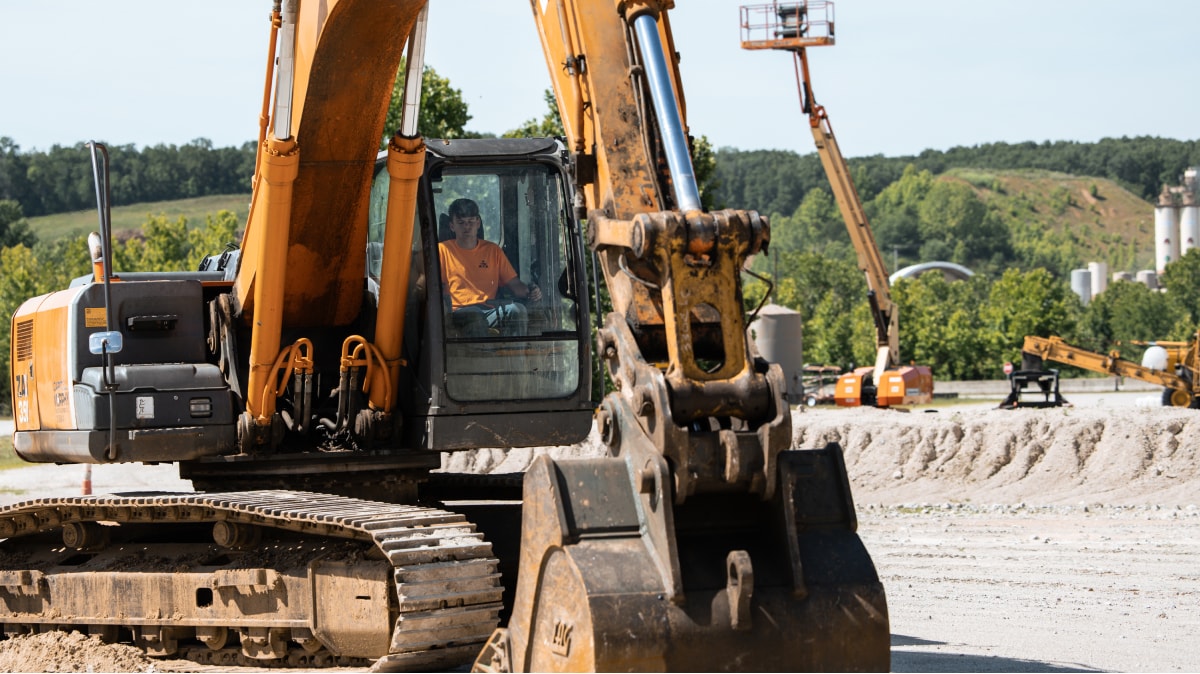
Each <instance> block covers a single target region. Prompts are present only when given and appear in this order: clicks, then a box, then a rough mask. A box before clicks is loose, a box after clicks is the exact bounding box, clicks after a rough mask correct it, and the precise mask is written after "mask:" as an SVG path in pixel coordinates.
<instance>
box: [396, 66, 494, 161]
mask: <svg viewBox="0 0 1200 674" xmlns="http://www.w3.org/2000/svg"><path fill="white" fill-rule="evenodd" d="M404 69H405V62H404V59H401V61H400V69H399V70H398V71H397V73H396V82H395V84H393V85H392V98H391V100H390V101H388V111H387V117H386V118H385V121H384V125H383V138H382V139H381V140H380V141H379V149H380V150H386V149H387V145H388V141H390V140H391V139H392V136H393V135H395V134H396V132H397V131H399V130H400V120H401V119H402V116H403V113H404ZM469 121H471V115H470V113H468V112H467V103H466V101H464V100H463V97H462V91H461V90H459V89H455V88H454V87H452V86H450V80H449V79H447V78H445V77H442V76H441V75H438V74H437V71H436V70H434V69H433V66H428V65H427V66H425V69H424V70H423V71H422V73H421V111H420V113H419V114H418V115H417V133H419V134H421V136H423V137H425V138H470V137H472V134H470V133H469V132H467V131H466V130H465V127H466V125H467V122H469Z"/></svg>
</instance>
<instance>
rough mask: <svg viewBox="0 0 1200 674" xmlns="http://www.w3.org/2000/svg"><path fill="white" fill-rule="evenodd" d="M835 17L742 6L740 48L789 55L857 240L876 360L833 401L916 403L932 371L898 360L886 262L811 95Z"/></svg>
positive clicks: (809, 5) (788, 6)
mask: <svg viewBox="0 0 1200 674" xmlns="http://www.w3.org/2000/svg"><path fill="white" fill-rule="evenodd" d="M834 23H835V22H834V12H833V3H832V2H825V1H823V0H816V1H812V2H788V3H781V2H774V3H771V4H767V5H746V6H743V7H742V8H741V31H742V48H743V49H780V50H783V51H788V52H791V53H792V55H793V57H794V59H795V65H796V84H797V87H798V88H799V91H800V106H801V109H802V110H803V111H804V114H805V115H807V116H808V121H809V126H810V127H811V128H812V135H813V140H814V141H815V143H816V146H817V155H818V156H819V157H820V158H821V165H822V166H823V167H824V168H825V175H826V176H827V177H828V178H829V186H830V187H831V188H832V189H833V196H834V199H835V200H836V201H837V205H838V210H839V211H841V214H842V219H843V220H844V221H845V222H846V230H847V231H848V232H849V233H850V241H851V242H852V243H853V244H854V251H855V253H856V254H857V256H858V268H859V270H861V271H862V272H863V274H864V275H865V276H866V279H867V301H868V302H869V303H870V306H871V317H872V318H873V319H874V321H875V364H874V365H873V366H865V367H859V368H856V369H854V370H853V371H852V372H847V373H845V374H843V375H842V376H841V377H839V378H838V382H837V388H836V390H835V392H834V402H835V403H837V404H838V405H841V406H845V407H857V406H860V405H869V406H870V405H873V406H876V407H892V406H895V405H919V404H922V403H927V402H929V401H931V400H933V373H932V371H931V370H930V369H929V368H928V367H927V366H924V365H911V364H910V365H905V364H903V363H902V362H901V360H900V321H899V311H898V307H897V306H896V304H895V303H894V302H893V301H892V294H891V288H890V286H889V282H888V274H887V267H886V266H885V265H884V262H883V256H882V255H880V253H879V246H878V245H876V243H875V235H874V233H872V231H871V226H870V224H869V223H868V222H867V215H866V212H865V211H864V210H863V206H862V199H860V198H859V196H858V190H857V188H855V186H854V180H853V179H852V178H851V177H850V167H849V165H847V163H846V158H845V157H844V156H843V155H842V151H841V149H839V147H838V143H837V139H836V138H835V137H834V135H833V127H832V126H831V125H830V123H829V115H828V114H827V113H826V112H825V107H824V106H822V105H819V104H817V102H816V99H815V98H814V96H813V89H812V78H811V77H810V76H809V72H808V52H807V49H808V48H809V47H821V46H829V45H833V44H834Z"/></svg>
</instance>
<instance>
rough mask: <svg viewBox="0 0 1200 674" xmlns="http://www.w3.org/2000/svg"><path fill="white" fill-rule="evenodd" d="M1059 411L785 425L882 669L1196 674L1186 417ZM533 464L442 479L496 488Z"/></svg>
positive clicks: (136, 485) (76, 480) (1199, 576)
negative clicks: (886, 659)
mask: <svg viewBox="0 0 1200 674" xmlns="http://www.w3.org/2000/svg"><path fill="white" fill-rule="evenodd" d="M1067 398H1068V399H1069V400H1070V401H1071V402H1072V403H1073V404H1074V406H1073V407H1071V408H1060V409H1048V410H1016V411H1005V410H996V409H994V408H995V404H996V402H997V401H996V400H990V399H989V400H978V401H961V402H959V403H957V404H955V405H952V406H947V407H942V408H939V409H938V410H937V411H936V412H911V413H905V412H901V411H887V410H861V409H860V410H844V409H837V408H816V409H814V410H809V411H805V412H800V411H797V412H796V413H795V414H794V416H793V420H794V426H795V429H796V430H795V433H796V440H797V444H798V445H799V446H804V447H812V446H820V445H822V444H824V443H825V442H839V443H841V444H842V445H843V447H844V448H845V452H846V462H847V467H848V470H849V471H850V476H851V482H852V484H853V489H854V496H855V500H856V503H857V504H858V505H857V510H858V513H859V533H860V534H861V536H862V538H863V540H864V542H865V544H866V546H867V548H868V550H870V551H871V554H872V557H873V559H874V561H875V563H876V566H877V568H878V570H879V574H880V576H881V578H882V579H883V583H884V587H885V588H886V590H887V593H888V607H889V613H890V617H891V630H892V668H893V670H895V671H938V672H941V671H964V672H997V671H1021V672H1067V671H1081V672H1082V671H1137V672H1155V671H1200V651H1198V650H1197V649H1196V648H1195V643H1196V641H1197V638H1198V637H1200V567H1198V566H1197V565H1196V562H1195V560H1196V559H1198V558H1200V413H1197V412H1195V411H1189V410H1174V409H1163V408H1161V407H1158V406H1157V402H1158V395H1157V393H1147V392H1144V391H1143V392H1132V393H1115V392H1109V393H1078V394H1073V395H1068V396H1067ZM0 432H5V430H4V428H3V426H0ZM546 451H549V452H550V453H552V454H553V455H555V456H577V455H587V454H590V453H594V452H595V451H596V444H595V443H587V444H585V445H584V446H581V447H576V448H553V449H548V450H546ZM534 453H536V452H531V451H528V450H524V451H520V452H510V453H507V454H505V453H502V452H499V451H497V450H490V451H481V452H478V453H475V454H463V455H456V456H455V457H453V458H452V459H451V460H449V461H448V462H447V465H448V467H451V468H453V469H455V470H472V469H473V470H478V471H479V472H488V471H510V470H515V469H520V468H521V467H522V466H523V465H526V464H527V463H528V461H530V460H531V457H532V456H533V454H534ZM82 473H83V468H82V467H80V466H35V467H31V468H22V469H15V470H9V471H4V472H2V473H0V492H2V493H0V503H12V502H14V501H19V500H24V499H27V498H31V497H34V496H41V495H50V494H52V495H68V494H78V493H79V485H80V482H81V480H82ZM92 479H93V488H94V490H95V491H96V492H97V493H102V492H111V491H130V490H133V491H138V490H147V489H157V490H186V489H188V488H189V483H187V482H185V481H181V480H179V479H178V478H177V477H176V474H175V469H174V467H173V466H98V467H96V468H95V470H94V473H93V478H92ZM16 492H20V493H16ZM6 647H7V649H9V650H10V649H11V648H12V647H13V645H12V642H5V643H4V644H3V645H0V653H4V652H5V651H6ZM8 662H11V660H10V661H8ZM24 662H25V664H27V665H28V667H27V668H28V669H31V670H37V669H46V667H42V666H41V665H40V664H39V662H40V661H38V660H25V661H24ZM152 664H153V666H154V667H155V668H156V669H158V671H165V670H171V671H212V670H211V669H209V668H202V667H197V666H196V665H192V664H189V663H180V662H174V661H168V662H162V661H158V662H154V663H152ZM137 669H139V668H132V669H125V670H121V671H136V670H137ZM242 671H254V670H249V669H243V670H242ZM262 671H267V670H262Z"/></svg>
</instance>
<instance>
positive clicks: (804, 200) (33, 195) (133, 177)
mask: <svg viewBox="0 0 1200 674" xmlns="http://www.w3.org/2000/svg"><path fill="white" fill-rule="evenodd" d="M399 86H400V85H399V84H398V85H397V88H396V90H394V92H393V105H392V108H391V109H390V110H389V113H388V119H389V128H392V127H394V126H395V124H394V123H393V122H398V119H399V117H398V107H397V106H398V103H399V100H400V97H399V92H400V89H399ZM422 98H423V101H424V104H423V106H422V116H421V119H420V123H419V125H418V128H419V131H420V132H421V133H422V135H425V136H427V137H431V138H433V137H446V138H464V137H481V136H485V135H490V134H480V133H477V132H472V131H469V130H467V129H466V128H465V127H466V124H467V123H468V122H469V120H470V119H471V116H470V114H469V110H468V108H467V105H466V103H465V102H464V101H463V99H462V95H461V92H459V91H458V90H457V89H454V88H453V87H452V86H450V84H449V82H448V81H447V80H446V79H445V78H441V77H439V76H438V75H437V74H436V72H435V71H433V70H432V68H429V67H426V70H425V80H424V85H423V94H422ZM545 102H546V107H547V110H546V112H545V114H543V115H542V116H540V117H534V118H531V119H530V120H529V121H527V122H526V123H524V124H523V125H521V126H520V127H519V128H517V129H513V130H510V131H508V132H506V133H505V134H503V135H505V136H531V135H557V134H561V132H562V126H561V120H560V119H559V118H558V115H557V110H556V109H555V106H554V103H553V98H552V96H551V95H550V93H549V92H546V100H545ZM386 140H387V138H381V144H380V146H381V147H383V146H384V145H385V143H386ZM109 149H110V154H111V156H112V161H111V171H112V178H111V183H112V196H113V203H114V205H124V204H134V203H145V202H154V201H163V200H173V199H180V198H187V197H196V196H204V195H209V194H240V193H247V192H248V191H249V180H250V176H251V174H252V172H253V162H254V150H255V147H254V144H253V143H246V144H244V145H242V146H241V147H238V148H232V147H230V148H214V147H213V146H212V143H210V142H209V141H207V140H204V139H198V140H195V141H193V142H191V143H188V144H187V145H184V146H181V147H175V146H170V145H158V146H153V147H146V148H142V149H140V150H139V149H137V148H135V147H134V146H118V147H110V148H109ZM692 151H693V160H694V162H695V164H696V166H695V168H696V175H697V179H698V182H699V183H700V188H701V195H702V201H703V202H704V204H705V207H706V208H714V207H715V208H721V207H734V208H754V209H757V210H758V211H759V212H762V213H764V214H768V215H770V216H771V222H772V243H771V255H769V256H767V255H761V256H759V259H757V260H756V261H755V263H754V264H755V268H756V270H757V272H758V273H759V274H760V275H761V276H764V277H767V278H772V279H774V287H773V288H771V289H770V297H769V298H768V297H767V293H768V285H767V284H766V283H762V282H760V281H757V280H748V281H747V283H746V286H745V287H746V299H747V310H750V309H752V308H753V307H754V306H756V305H757V304H758V303H759V302H761V301H765V300H767V299H770V300H771V301H774V302H776V303H778V304H781V305H784V306H787V307H791V308H793V309H795V310H797V311H799V312H800V313H801V315H802V318H803V320H804V325H805V328H804V354H805V360H806V361H808V362H812V363H819V364H829V365H837V366H841V367H844V368H848V367H851V366H852V365H860V364H865V363H870V362H873V360H874V353H873V351H874V344H875V339H874V324H873V322H872V320H871V318H870V315H869V310H868V306H867V301H866V284H865V282H864V279H863V276H862V273H861V272H859V271H858V268H857V264H856V258H855V253H854V250H853V248H852V247H851V245H850V243H849V241H848V237H847V236H846V232H845V225H844V224H843V223H842V221H841V217H840V214H839V212H838V210H837V207H836V204H835V202H834V200H833V197H832V196H831V193H830V192H829V188H828V182H827V180H826V178H825V175H824V171H823V169H822V167H821V164H820V161H819V160H818V158H817V157H816V155H815V154H808V155H798V154H796V153H793V152H787V151H774V150H762V151H753V152H746V151H740V150H736V149H730V148H722V149H718V150H714V149H713V148H712V147H711V145H710V144H709V143H708V141H707V139H706V138H704V137H703V136H701V137H698V138H695V139H693V146H692ZM1197 164H1200V142H1198V141H1176V140H1170V139H1160V138H1133V139H1130V138H1121V139H1105V140H1102V141H1099V142H1097V143H1074V142H1056V143H1041V144H1037V143H1017V144H1009V143H991V144H985V145H979V146H975V147H971V148H953V149H951V150H947V151H937V150H928V151H925V152H922V153H921V154H920V155H917V156H910V157H892V158H889V157H882V156H873V157H861V158H856V159H852V160H850V167H851V172H852V174H853V178H854V180H855V183H856V185H857V188H858V191H859V194H860V195H861V197H862V199H863V201H864V206H865V208H866V211H867V215H868V218H869V220H870V222H871V223H872V225H873V228H874V230H875V233H876V238H877V240H878V241H879V242H880V244H881V245H882V246H883V247H884V249H885V250H886V249H887V248H888V247H892V246H895V247H897V248H900V247H903V248H904V249H905V250H906V256H908V257H911V258H913V259H920V260H950V261H955V262H959V263H962V264H965V265H967V266H969V267H971V268H972V269H975V270H976V271H977V272H978V273H977V275H976V276H975V277H973V278H972V279H971V280H969V281H966V282H954V283H949V282H946V281H945V280H943V279H942V278H941V277H940V276H938V275H926V276H923V277H921V278H918V279H911V280H909V279H902V280H900V281H899V282H897V283H896V284H895V287H894V288H893V289H892V292H893V300H894V301H895V303H896V305H897V306H898V309H899V312H900V326H901V327H900V330H901V333H900V339H901V352H902V353H901V358H902V360H903V361H906V362H907V361H911V362H917V363H920V364H924V365H929V366H931V367H932V368H933V371H934V374H935V377H936V378H938V379H943V380H944V379H978V378H994V377H998V376H1000V371H1001V367H1002V365H1003V363H1004V362H1005V361H1016V360H1019V358H1020V348H1021V343H1022V341H1023V340H1024V337H1025V336H1026V335H1039V336H1047V335H1059V336H1062V337H1064V338H1065V339H1067V340H1068V341H1070V342H1072V343H1075V344H1078V345H1080V346H1083V347H1085V348H1089V349H1092V350H1095V351H1107V350H1109V349H1111V348H1113V347H1115V346H1118V345H1122V344H1127V343H1128V342H1129V341H1131V340H1153V339H1187V338H1189V337H1190V336H1191V335H1192V333H1193V331H1194V330H1195V329H1196V327H1197V326H1200V316H1198V315H1197V314H1198V313H1200V252H1197V251H1195V250H1193V251H1191V252H1189V254H1188V255H1187V256H1185V257H1184V258H1182V259H1181V260H1178V261H1176V262H1174V263H1172V264H1171V265H1170V266H1168V268H1167V271H1166V273H1165V274H1164V275H1163V277H1162V282H1163V284H1164V285H1165V286H1166V288H1167V292H1166V293H1159V292H1154V291H1151V290H1149V289H1148V288H1145V286H1142V285H1140V284H1134V283H1116V284H1114V285H1112V286H1110V287H1109V289H1108V291H1106V292H1105V293H1103V294H1101V295H1099V296H1098V297H1097V298H1095V299H1094V300H1093V301H1092V302H1091V303H1090V304H1088V305H1087V306H1084V305H1083V304H1082V303H1081V302H1080V300H1079V298H1078V297H1077V296H1076V295H1075V294H1074V293H1073V292H1072V291H1071V290H1070V288H1069V284H1068V282H1067V280H1066V279H1067V277H1068V272H1069V269H1070V268H1071V266H1074V265H1078V262H1079V261H1078V254H1077V252H1076V251H1075V249H1074V248H1073V246H1074V245H1075V244H1077V243H1078V238H1079V237H1080V236H1083V235H1082V234H1079V233H1072V232H1066V233H1062V232H1051V231H1048V230H1047V229H1046V228H1044V227H1042V226H1041V224H1040V223H1039V222H1036V221H1032V220H1031V219H1030V217H1029V215H1030V214H1029V211H1028V210H1021V209H1020V208H1017V207H1014V206H1013V205H1012V204H1011V203H1010V204H1008V205H1004V206H997V205H995V204H994V203H989V202H985V201H984V200H983V199H982V198H981V197H980V196H978V195H977V194H976V192H975V191H974V190H972V189H971V185H968V184H966V183H964V182H962V181H950V180H944V179H941V178H940V177H939V176H940V175H941V174H942V173H943V172H945V171H947V170H950V169H954V168H961V167H971V168H977V169H996V170H1004V169H1022V168H1038V169H1045V170H1051V171H1056V172H1062V173H1069V174H1073V175H1088V176H1097V177H1108V178H1111V179H1112V180H1114V181H1116V182H1117V183H1119V184H1120V185H1123V186H1125V187H1127V188H1128V189H1130V190H1131V191H1133V192H1134V193H1135V194H1138V195H1141V196H1142V197H1143V198H1152V197H1153V196H1155V195H1156V194H1157V193H1158V191H1159V190H1160V189H1161V187H1162V185H1163V184H1164V183H1175V182H1177V181H1178V178H1179V176H1180V174H1181V173H1182V172H1183V170H1184V169H1185V168H1186V167H1187V166H1191V165H1197ZM94 189H95V188H94V185H93V183H92V175H91V163H90V158H89V155H88V151H87V148H86V146H85V145H84V144H83V143H79V144H77V145H74V146H71V147H63V146H57V145H56V146H53V147H52V148H51V149H50V150H48V151H45V152H38V151H34V152H22V151H21V150H20V148H19V147H18V146H17V145H16V144H15V143H14V142H13V141H12V140H11V139H9V138H0V312H3V313H4V315H6V316H11V315H12V312H13V311H15V310H16V308H17V307H18V306H19V305H20V303H21V302H23V301H24V300H25V299H28V298H30V297H33V296H36V295H38V294H42V293H45V292H49V291H51V290H57V289H60V288H63V287H66V285H67V284H68V283H69V281H70V280H71V279H72V278H74V277H76V276H79V275H83V274H87V273H89V271H90V265H89V262H88V260H87V254H86V241H85V239H84V237H75V238H71V239H63V240H57V241H39V240H37V237H36V236H34V232H32V231H31V229H30V227H29V224H28V221H27V220H26V218H27V217H30V216H37V215H44V214H50V213H55V212H63V211H74V210H82V209H89V208H93V207H94V199H95V197H94ZM1018 203H1019V202H1018ZM238 226H239V223H237V222H236V221H235V219H234V216H233V215H232V214H229V213H218V214H214V215H212V216H209V218H207V220H206V222H205V223H203V224H200V223H188V222H186V220H183V219H179V220H175V221H169V220H167V219H166V218H165V217H163V216H154V217H150V218H149V219H148V220H147V222H146V223H145V225H144V226H143V228H142V231H141V233H140V234H138V235H135V236H134V237H133V238H131V239H129V240H127V241H123V242H121V245H119V246H118V247H117V250H115V251H114V258H115V259H114V266H115V268H116V269H118V270H123V271H140V270H170V269H195V268H196V264H197V263H198V262H199V260H200V259H202V258H203V257H204V256H205V255H210V254H214V253H218V252H220V251H221V250H222V249H223V248H224V247H225V246H226V245H227V244H228V243H230V242H232V241H234V240H235V237H236V234H235V230H236V229H237V227H238ZM601 292H603V290H602V289H601ZM9 338H10V336H9V335H8V334H7V332H5V333H3V334H0V351H3V352H5V353H7V351H8V342H9ZM7 369H8V362H7V358H5V359H3V362H2V363H0V374H2V375H3V377H2V378H0V394H2V397H0V399H2V400H4V401H7V398H8V395H7V394H8V391H7V389H8V383H9V382H8V372H7Z"/></svg>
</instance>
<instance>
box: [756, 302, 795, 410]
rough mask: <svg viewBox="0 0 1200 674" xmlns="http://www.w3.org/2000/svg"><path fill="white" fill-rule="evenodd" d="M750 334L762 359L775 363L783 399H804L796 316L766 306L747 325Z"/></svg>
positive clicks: (784, 309)
mask: <svg viewBox="0 0 1200 674" xmlns="http://www.w3.org/2000/svg"><path fill="white" fill-rule="evenodd" d="M750 334H751V335H752V336H753V337H754V344H755V346H757V347H758V353H759V354H760V355H762V357H763V358H766V359H767V360H769V361H771V362H773V363H779V367H781V368H782V369H783V377H784V379H786V380H787V399H788V402H790V403H799V402H801V401H802V400H803V399H804V349H803V339H804V320H803V319H802V318H801V317H800V312H798V311H793V310H791V309H788V308H787V307H783V306H779V305H778V304H768V305H767V306H765V307H763V308H762V310H761V311H759V312H758V318H756V319H755V320H754V322H753V323H751V324H750Z"/></svg>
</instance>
